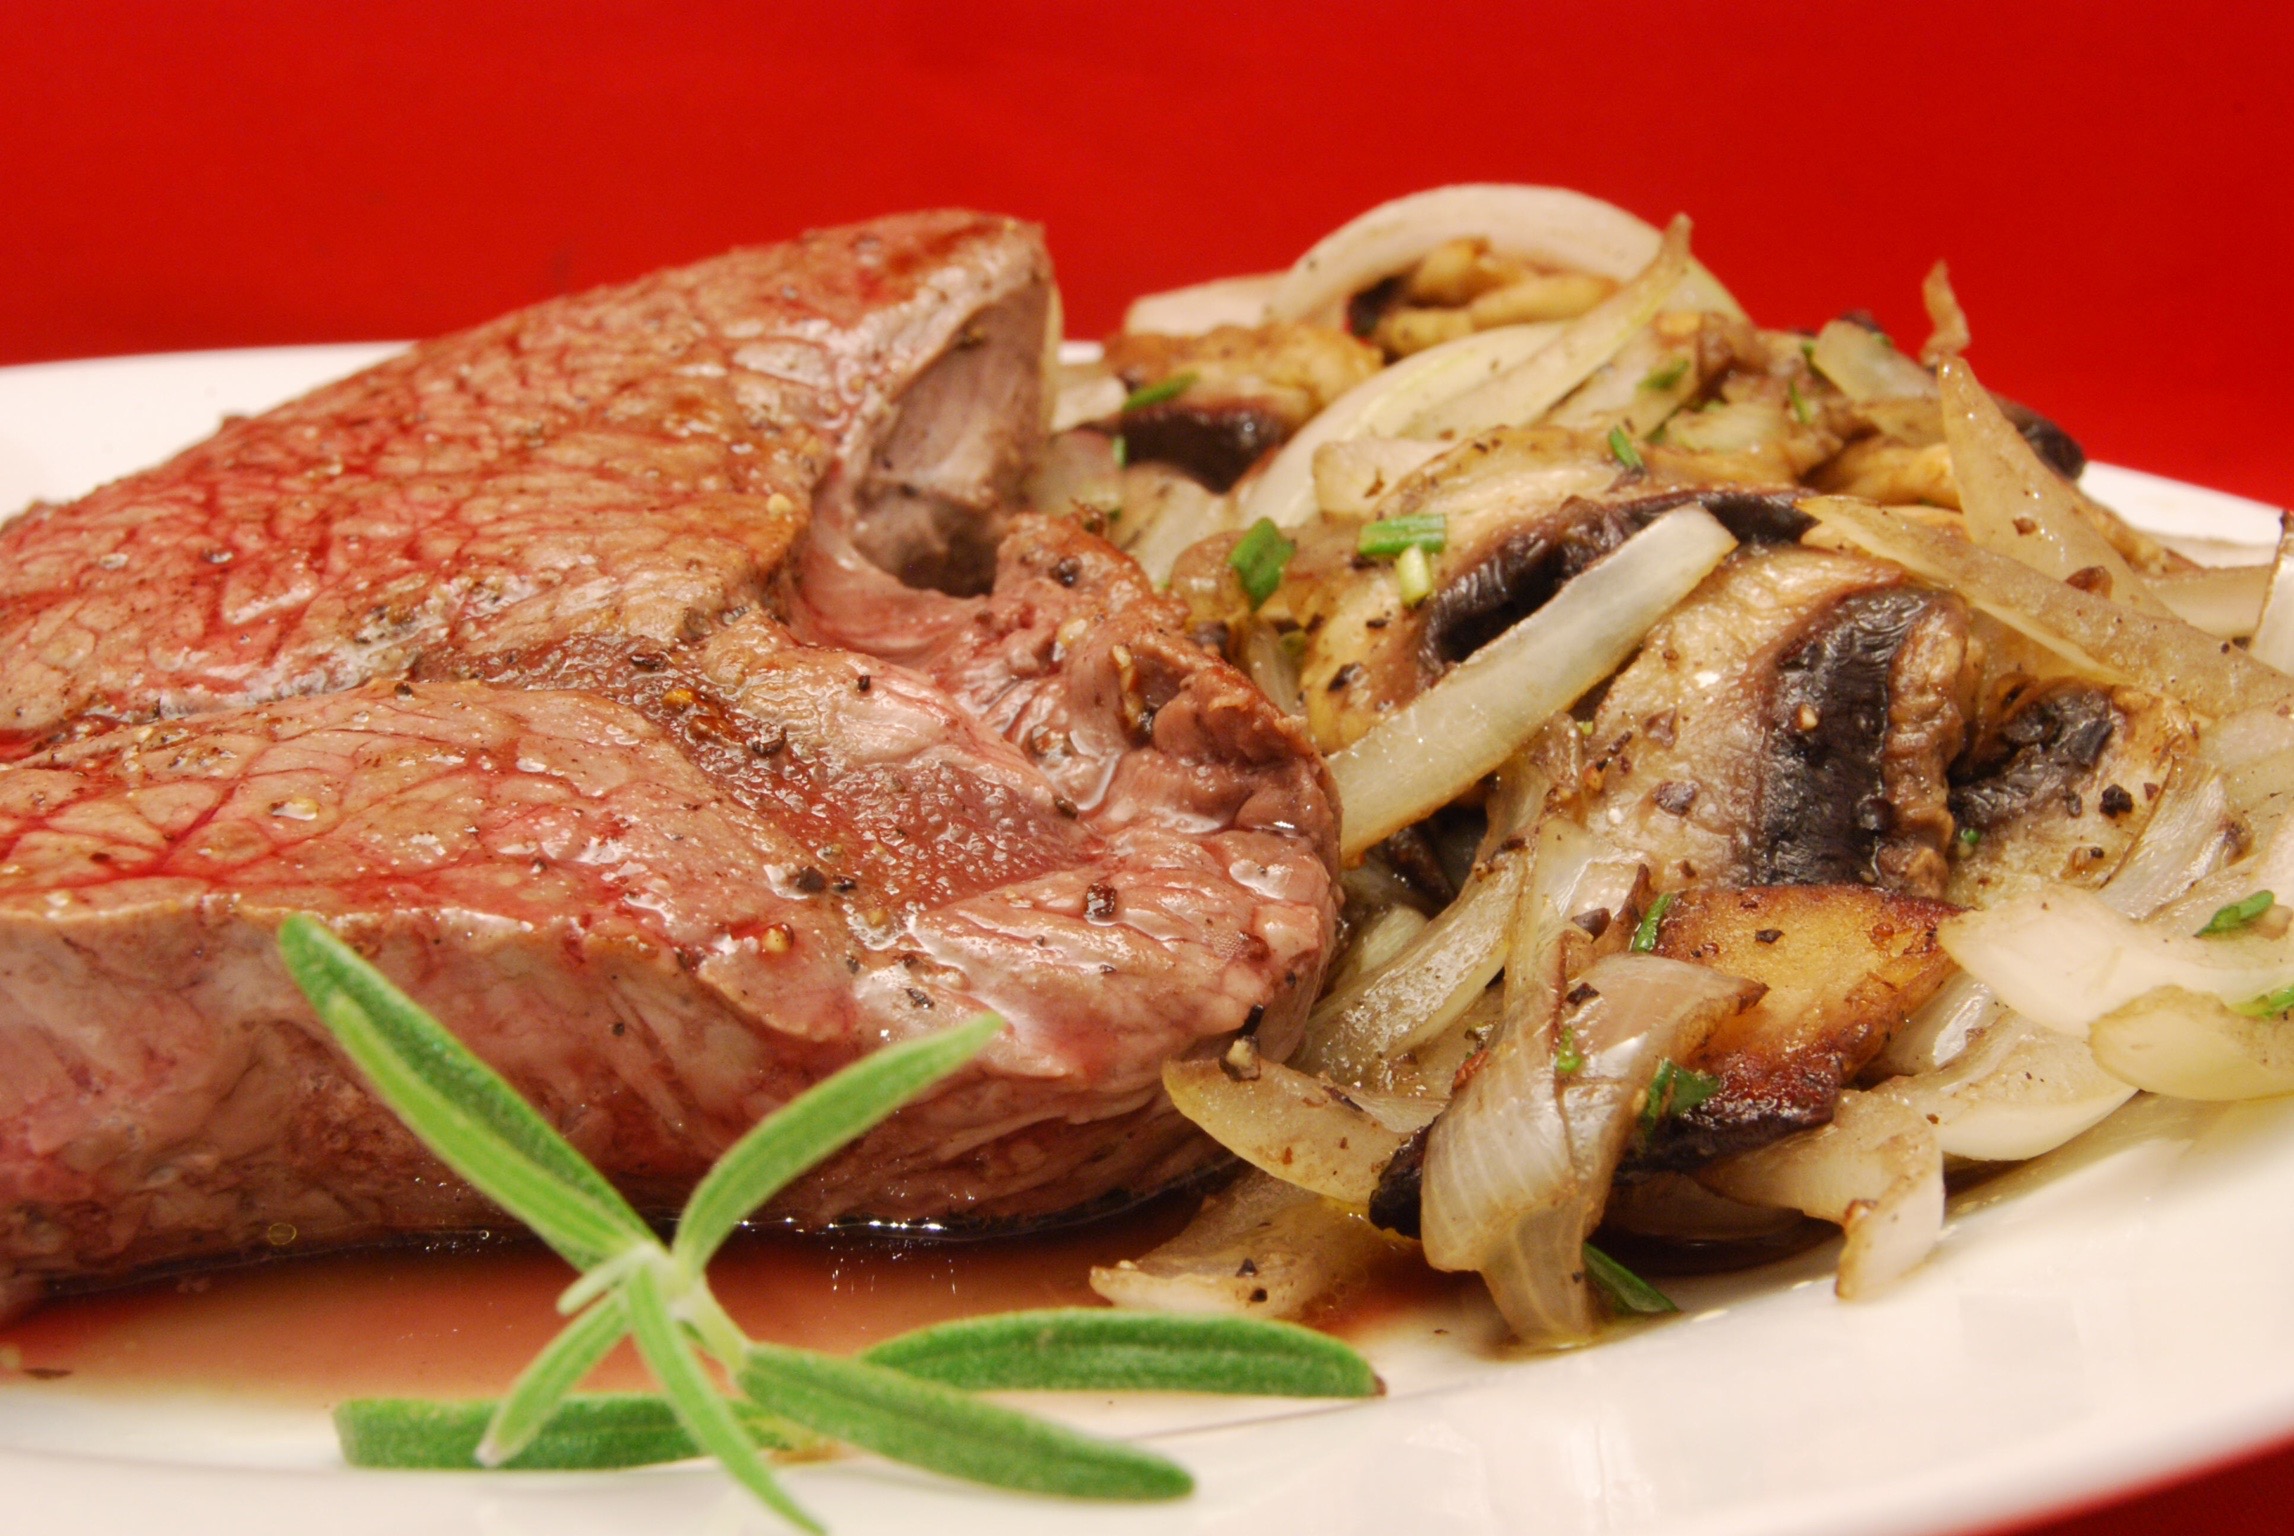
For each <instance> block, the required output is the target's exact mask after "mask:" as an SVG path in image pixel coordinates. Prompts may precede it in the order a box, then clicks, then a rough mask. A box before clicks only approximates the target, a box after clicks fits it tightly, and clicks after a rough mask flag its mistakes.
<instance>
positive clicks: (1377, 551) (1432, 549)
mask: <svg viewBox="0 0 2294 1536" xmlns="http://www.w3.org/2000/svg"><path fill="white" fill-rule="evenodd" d="M1449 541H1450V520H1449V518H1448V517H1447V516H1446V515H1445V514H1443V513H1440V512H1417V513H1413V514H1411V515H1410V516H1408V517H1387V518H1381V519H1379V520H1378V521H1377V522H1375V523H1366V524H1364V525H1363V528H1362V533H1361V536H1360V537H1359V538H1357V539H1356V540H1355V541H1354V552H1355V553H1356V554H1359V555H1363V556H1366V557H1368V558H1369V559H1372V560H1391V559H1393V558H1394V557H1395V556H1396V555H1399V554H1401V553H1402V551H1404V550H1406V549H1422V550H1424V551H1426V553H1428V554H1436V553H1439V552H1440V550H1441V548H1442V546H1443V545H1445V544H1447V543H1449Z"/></svg>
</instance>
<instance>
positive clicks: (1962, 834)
mask: <svg viewBox="0 0 2294 1536" xmlns="http://www.w3.org/2000/svg"><path fill="white" fill-rule="evenodd" d="M1957 841H1958V843H1959V851H1960V852H1962V853H1973V852H1975V845H1976V844H1978V843H1980V842H1982V841H1983V831H1982V829H1981V828H1978V827H1962V828H1960V829H1959V833H1958V837H1957Z"/></svg>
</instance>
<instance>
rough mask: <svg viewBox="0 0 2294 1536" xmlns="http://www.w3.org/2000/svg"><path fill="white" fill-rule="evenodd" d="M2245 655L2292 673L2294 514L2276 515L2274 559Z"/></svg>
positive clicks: (2293, 642) (2293, 666)
mask: <svg viewBox="0 0 2294 1536" xmlns="http://www.w3.org/2000/svg"><path fill="white" fill-rule="evenodd" d="M2247 654H2249V655H2251V656H2252V657H2253V658H2254V659H2255V660H2256V661H2259V662H2261V663H2262V664H2263V665H2264V666H2267V667H2276V668H2277V669H2278V670H2279V671H2281V672H2294V514H2288V513H2284V512H2281V513H2280V514H2279V524H2278V558H2277V560H2276V561H2274V562H2273V563H2272V564H2271V567H2270V589H2269V591H2268V593H2267V594H2266V595H2265V596H2264V598H2263V600H2262V613H2261V616H2260V617H2259V618H2258V619H2256V620H2255V624H2254V640H2253V643H2252V644H2251V645H2249V646H2248V647H2247Z"/></svg>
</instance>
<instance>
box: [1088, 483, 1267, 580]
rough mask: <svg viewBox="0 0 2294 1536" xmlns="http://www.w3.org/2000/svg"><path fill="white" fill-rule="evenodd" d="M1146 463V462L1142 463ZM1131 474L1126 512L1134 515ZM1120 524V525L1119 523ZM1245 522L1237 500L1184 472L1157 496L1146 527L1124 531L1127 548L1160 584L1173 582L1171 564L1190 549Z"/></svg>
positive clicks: (1125, 505) (1126, 486) (1165, 486)
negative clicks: (1238, 518) (1241, 520)
mask: <svg viewBox="0 0 2294 1536" xmlns="http://www.w3.org/2000/svg"><path fill="white" fill-rule="evenodd" d="M1142 467H1145V466H1142ZM1129 483H1130V476H1129V475H1128V474H1127V475H1126V476H1125V497H1124V513H1125V516H1126V517H1129V516H1131V515H1133V507H1132V502H1133V499H1134V498H1133V497H1132V496H1131V495H1130V492H1129ZM1118 526H1120V525H1118ZM1240 526H1242V525H1241V524H1240V523H1238V522H1236V521H1235V504H1234V502H1233V501H1232V500H1230V499H1229V498H1227V497H1225V496H1214V495H1212V494H1211V493H1210V492H1209V491H1208V490H1205V489H1204V488H1203V487H1202V486H1201V485H1198V484H1197V483H1196V482H1194V481H1193V480H1190V479H1188V478H1187V477H1186V476H1184V475H1180V474H1177V473H1175V472H1174V473H1173V474H1172V475H1171V477H1170V480H1169V483H1168V484H1167V485H1164V486H1163V487H1162V488H1161V490H1160V493H1159V494H1158V496H1157V498H1156V503H1155V510H1154V513H1153V516H1152V518H1151V520H1150V521H1148V523H1147V526H1146V528H1145V529H1144V530H1140V531H1136V532H1129V533H1126V534H1125V535H1124V538H1125V539H1126V540H1127V542H1125V543H1124V546H1123V547H1124V548H1125V550H1127V551H1128V552H1129V553H1130V556H1131V558H1132V559H1134V560H1136V561H1138V562H1139V568H1140V569H1141V570H1143V571H1145V572H1146V573H1147V579H1148V580H1150V581H1152V582H1154V583H1155V585H1156V586H1158V587H1164V586H1168V585H1170V582H1171V568H1172V567H1173V566H1175V565H1177V564H1178V563H1179V557H1180V556H1181V555H1183V554H1185V553H1186V552H1187V551H1188V550H1189V549H1191V548H1193V547H1194V546H1195V545H1197V544H1199V543H1201V542H1202V541H1203V540H1205V539H1207V538H1209V537H1211V535H1213V534H1216V533H1229V532H1232V531H1233V530H1234V529H1236V528H1239V527H1240Z"/></svg>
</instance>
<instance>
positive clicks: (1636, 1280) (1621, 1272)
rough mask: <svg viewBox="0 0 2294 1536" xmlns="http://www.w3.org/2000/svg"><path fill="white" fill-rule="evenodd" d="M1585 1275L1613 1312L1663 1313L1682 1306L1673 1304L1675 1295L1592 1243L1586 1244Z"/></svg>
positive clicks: (1647, 1314) (1651, 1314) (1648, 1315)
mask: <svg viewBox="0 0 2294 1536" xmlns="http://www.w3.org/2000/svg"><path fill="white" fill-rule="evenodd" d="M1585 1278H1586V1279H1587V1280H1589V1281H1591V1282H1592V1284H1593V1289H1594V1290H1596V1291H1598V1292H1600V1293H1601V1300H1602V1303H1603V1304H1604V1305H1606V1306H1607V1307H1608V1308H1609V1310H1610V1311H1611V1312H1615V1313H1631V1314H1634V1315H1637V1316H1641V1317H1661V1316H1663V1315H1664V1314H1665V1313H1667V1312H1678V1311H1680V1310H1681V1309H1680V1308H1679V1307H1677V1306H1675V1305H1673V1298H1672V1297H1670V1296H1667V1295H1666V1294H1665V1293H1664V1292H1663V1291H1660V1290H1658V1289H1657V1288H1656V1287H1655V1286H1653V1285H1651V1284H1650V1283H1649V1282H1648V1281H1646V1280H1644V1279H1642V1278H1641V1277H1640V1276H1639V1275H1636V1274H1634V1273H1633V1272H1632V1271H1631V1270H1629V1269H1627V1268H1626V1267H1625V1266H1624V1265H1622V1264H1620V1263H1618V1262H1617V1261H1616V1260H1615V1259H1613V1258H1611V1257H1609V1255H1607V1254H1605V1253H1603V1252H1602V1251H1601V1250H1600V1249H1598V1248H1596V1247H1594V1246H1593V1245H1592V1244H1591V1243H1587V1244H1586V1245H1585Z"/></svg>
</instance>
